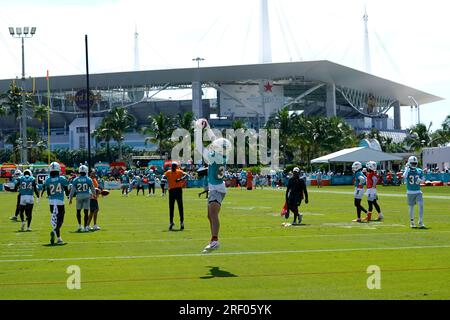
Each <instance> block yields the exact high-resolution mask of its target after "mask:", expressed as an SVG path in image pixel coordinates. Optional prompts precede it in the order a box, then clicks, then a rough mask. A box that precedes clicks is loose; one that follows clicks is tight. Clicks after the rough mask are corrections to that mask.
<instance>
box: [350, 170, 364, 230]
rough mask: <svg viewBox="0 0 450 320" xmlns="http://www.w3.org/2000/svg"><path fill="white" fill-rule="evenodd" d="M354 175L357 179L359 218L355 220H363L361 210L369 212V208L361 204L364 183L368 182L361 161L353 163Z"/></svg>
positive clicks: (356, 190) (356, 199)
mask: <svg viewBox="0 0 450 320" xmlns="http://www.w3.org/2000/svg"><path fill="white" fill-rule="evenodd" d="M352 170H353V173H354V175H353V177H354V179H355V193H354V197H355V202H354V203H355V207H356V215H357V218H356V219H355V220H353V222H362V220H361V211H362V212H364V213H366V214H367V210H366V209H364V208H363V206H362V205H361V201H362V199H363V197H364V184H365V183H366V176H365V175H364V173H362V170H363V167H362V164H361V162H358V161H356V162H354V163H353V165H352Z"/></svg>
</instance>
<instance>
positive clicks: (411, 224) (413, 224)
mask: <svg viewBox="0 0 450 320" xmlns="http://www.w3.org/2000/svg"><path fill="white" fill-rule="evenodd" d="M409 226H410V227H411V228H412V229H415V228H417V227H416V224H415V223H414V221H411V223H410V225H409Z"/></svg>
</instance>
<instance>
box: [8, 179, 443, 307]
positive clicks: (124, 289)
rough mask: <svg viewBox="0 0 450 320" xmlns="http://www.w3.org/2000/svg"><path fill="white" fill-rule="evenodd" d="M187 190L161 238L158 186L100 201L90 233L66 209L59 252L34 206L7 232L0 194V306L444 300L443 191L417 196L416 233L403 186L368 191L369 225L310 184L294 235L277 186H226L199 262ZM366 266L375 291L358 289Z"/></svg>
mask: <svg viewBox="0 0 450 320" xmlns="http://www.w3.org/2000/svg"><path fill="white" fill-rule="evenodd" d="M198 191H199V189H189V190H185V191H184V194H183V196H184V205H185V227H186V229H185V230H184V231H179V221H178V211H177V208H176V209H175V217H176V218H175V223H176V224H175V231H172V232H169V231H168V225H169V221H168V198H167V197H165V198H162V197H161V195H160V192H159V190H157V196H155V197H150V198H149V197H143V196H142V195H140V196H138V197H137V196H136V193H135V192H133V193H132V194H130V196H129V197H128V198H124V197H121V196H120V194H119V191H113V192H111V194H110V195H109V196H107V197H105V198H101V199H100V201H99V202H100V213H99V225H100V226H101V227H102V230H101V231H97V232H88V233H77V232H75V229H76V226H77V222H76V217H75V205H74V204H73V205H72V206H69V205H68V204H67V203H66V217H65V223H64V225H63V228H62V237H63V240H64V241H65V242H66V245H63V246H49V245H48V243H49V232H50V213H49V209H48V204H47V200H46V199H42V201H41V203H40V204H38V205H35V210H34V220H33V223H32V229H33V231H32V232H18V230H19V228H20V223H17V222H12V221H10V220H9V217H10V216H11V215H12V213H13V212H14V206H15V201H16V194H14V193H5V192H3V193H0V203H1V205H0V211H1V212H0V213H1V215H0V299H450V218H449V214H450V187H431V188H424V200H425V221H424V222H425V224H426V226H427V227H428V229H427V230H419V229H410V228H409V217H408V207H407V204H406V195H405V190H404V187H386V188H383V187H381V188H380V189H379V194H380V201H379V202H380V205H381V208H382V210H383V214H384V215H385V218H386V219H385V221H384V222H371V223H369V224H356V223H352V222H351V221H352V219H354V218H355V209H354V207H353V195H352V188H351V187H326V188H322V189H317V188H315V187H310V188H309V191H310V202H309V204H308V205H305V204H302V206H301V211H302V212H303V213H304V217H303V224H304V225H302V226H298V227H282V225H281V224H282V223H283V222H285V220H284V219H283V218H282V217H280V210H281V207H282V205H283V203H284V201H283V198H284V190H272V189H265V190H253V191H247V190H238V189H234V190H229V192H228V194H227V196H226V198H225V201H224V203H223V207H222V211H221V213H220V216H221V232H220V242H221V248H220V250H218V251H217V252H213V253H210V254H202V253H201V252H202V249H203V248H204V246H205V245H206V244H207V242H208V240H209V238H210V233H209V223H208V220H207V218H206V200H205V199H204V198H202V199H199V198H198V196H197V192H198ZM203 197H204V196H203ZM363 203H364V206H365V207H366V208H367V204H366V198H365V199H364V202H363ZM375 216H376V215H375ZM416 216H417V208H416ZM289 222H292V218H290V219H289ZM416 223H417V219H416ZM69 266H78V267H79V268H80V272H81V289H79V290H69V289H68V288H67V279H68V278H69V277H70V276H71V274H68V273H67V268H68V267H69ZM370 266H377V267H379V269H380V272H381V273H380V274H381V282H380V284H381V288H380V289H373V290H369V289H368V286H367V282H368V278H369V277H371V276H372V273H370V274H369V273H367V269H368V267H370ZM372 278H373V276H372ZM370 283H376V282H372V281H369V284H370Z"/></svg>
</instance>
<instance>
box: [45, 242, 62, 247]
mask: <svg viewBox="0 0 450 320" xmlns="http://www.w3.org/2000/svg"><path fill="white" fill-rule="evenodd" d="M67 244H68V243H67V242H64V243H63V244H50V243H47V244H43V245H42V246H43V247H50V248H53V247H55V248H56V247H63V246H65V245H67Z"/></svg>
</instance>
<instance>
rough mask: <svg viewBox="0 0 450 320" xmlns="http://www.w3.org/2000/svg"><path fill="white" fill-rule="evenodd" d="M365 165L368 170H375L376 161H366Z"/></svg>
mask: <svg viewBox="0 0 450 320" xmlns="http://www.w3.org/2000/svg"><path fill="white" fill-rule="evenodd" d="M366 167H367V169H369V170H372V171H377V163H376V162H375V161H369V162H367V163H366Z"/></svg>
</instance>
